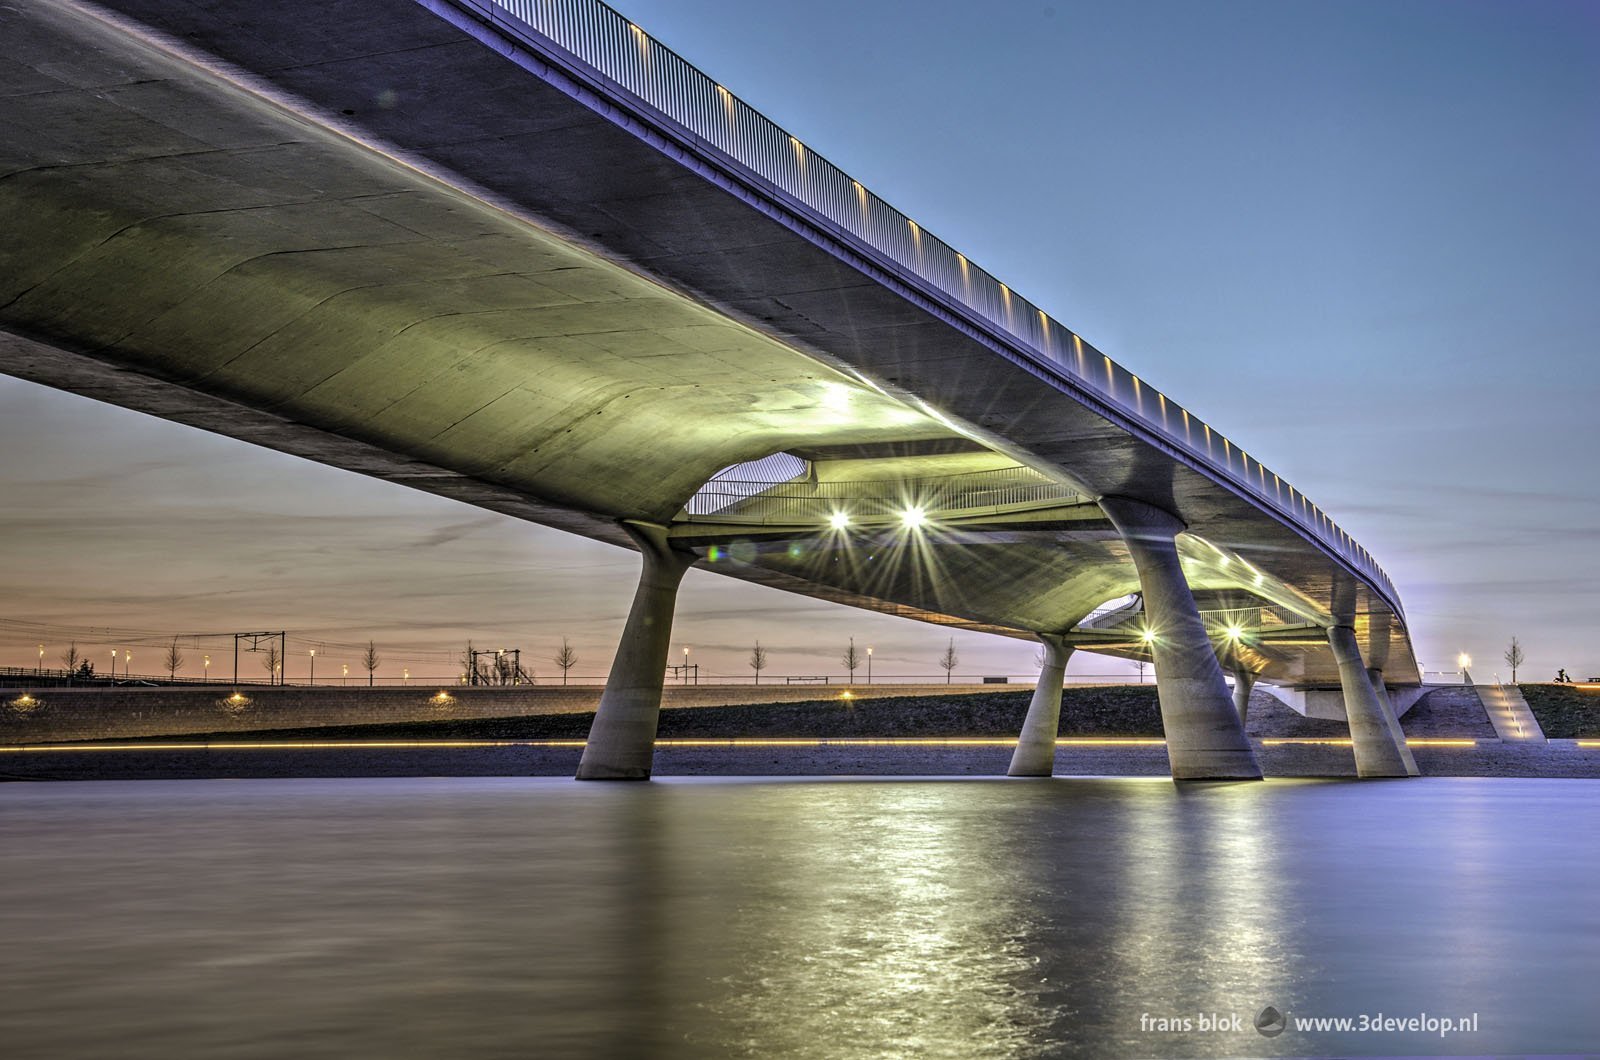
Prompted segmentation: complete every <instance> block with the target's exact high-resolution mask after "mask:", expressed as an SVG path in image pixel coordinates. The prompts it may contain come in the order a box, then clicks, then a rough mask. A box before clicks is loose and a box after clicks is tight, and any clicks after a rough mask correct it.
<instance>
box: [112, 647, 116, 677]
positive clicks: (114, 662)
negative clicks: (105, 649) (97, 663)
mask: <svg viewBox="0 0 1600 1060" xmlns="http://www.w3.org/2000/svg"><path fill="white" fill-rule="evenodd" d="M116 679H117V649H115V648H112V649H111V680H113V681H115V680H116Z"/></svg>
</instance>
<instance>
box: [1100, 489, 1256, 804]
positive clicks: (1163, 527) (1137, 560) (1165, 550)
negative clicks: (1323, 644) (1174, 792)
mask: <svg viewBox="0 0 1600 1060" xmlns="http://www.w3.org/2000/svg"><path fill="white" fill-rule="evenodd" d="M1100 508H1101V510H1103V511H1104V512H1105V513H1106V517H1107V518H1109V519H1110V520H1111V522H1112V525H1114V526H1115V527H1116V528H1117V530H1118V532H1120V533H1121V534H1122V539H1123V540H1124V541H1125V542H1127V545H1128V552H1129V553H1130V554H1131V555H1132V557H1133V565H1134V567H1135V568H1137V570H1138V572H1139V584H1140V586H1141V588H1142V589H1143V592H1144V607H1145V614H1146V615H1147V616H1148V618H1149V623H1150V629H1151V631H1152V632H1153V633H1154V634H1155V640H1154V641H1153V642H1152V644H1151V652H1152V654H1153V655H1154V656H1155V663H1156V692H1157V695H1158V697H1159V698H1160V702H1161V725H1162V728H1164V729H1165V730H1166V734H1167V760H1168V761H1169V762H1170V763H1171V764H1172V777H1173V779H1174V780H1260V779H1261V766H1260V765H1258V764H1257V763H1256V755H1255V751H1254V750H1253V749H1252V748H1251V747H1250V741H1249V740H1247V739H1245V735H1244V725H1243V724H1241V722H1240V720H1239V712H1238V711H1236V710H1234V708H1233V701H1232V699H1231V698H1230V697H1229V695H1228V685H1227V682H1226V681H1224V680H1223V677H1222V666H1221V664H1220V663H1218V662H1217V653H1216V650H1215V649H1214V648H1213V647H1212V646H1211V639H1210V638H1209V637H1208V636H1207V635H1206V627H1205V622H1204V621H1202V620H1201V618H1200V611H1199V609H1198V608H1197V607H1195V603H1194V594H1193V593H1192V592H1190V591H1189V582H1188V579H1186V578H1185V577H1184V574H1183V565H1182V564H1181V563H1180V562H1179V560H1178V548H1177V544H1176V540H1175V539H1176V537H1177V535H1178V533H1179V532H1180V531H1181V530H1183V528H1184V527H1183V523H1182V522H1181V521H1180V520H1179V519H1178V518H1177V517H1176V516H1174V515H1172V514H1171V513H1169V512H1165V511H1162V510H1161V509H1159V508H1155V507H1152V506H1151V505H1148V504H1145V503H1143V502H1142V501H1135V500H1130V499H1128V498H1126V497H1102V498H1101V499H1100Z"/></svg>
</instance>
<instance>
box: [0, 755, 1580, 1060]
mask: <svg viewBox="0 0 1600 1060" xmlns="http://www.w3.org/2000/svg"><path fill="white" fill-rule="evenodd" d="M1593 792H1594V784H1593V783H1591V782H1587V781H1519V780H1483V781H1478V780H1437V781H1422V782H1416V783H1411V784H1406V785H1393V784H1385V785H1365V786H1363V785H1356V784H1342V783H1319V782H1291V781H1272V782H1269V783H1267V784H1265V785H1242V786H1241V785H1228V786H1219V785H1211V786H1204V787H1180V788H1174V786H1173V785H1172V784H1170V783H1169V782H1165V781H1138V780H1081V779H1079V780H1057V781H1038V782H1016V781H1012V782H1006V781H964V780H963V781H937V782H930V781H910V782H908V781H876V780H875V781H812V780H805V781H790V782H756V781H667V782H663V783H661V784H657V785H638V786H633V785H624V786H605V785H600V786H595V785H576V784H572V783H570V782H566V781H554V780H551V781H545V780H504V779H500V780H487V779H484V780H393V781H359V782H352V781H268V782H234V783H229V784H226V785H223V784H206V785H204V786H203V787H202V786H201V785H198V784H195V783H165V782H154V783H140V784H96V785H81V786H79V785H74V786H70V787H68V786H52V787H32V786H30V787H27V788H22V787H20V786H13V788H12V790H11V791H9V792H7V798H6V802H5V811H6V812H5V814H4V817H3V818H0V842H3V845H4V849H5V850H6V851H7V871H6V872H5V873H4V874H0V903H3V905H0V908H4V909H5V910H6V911H7V913H8V914H10V916H9V927H8V937H9V940H10V945H8V946H7V947H6V948H5V950H4V951H3V954H4V955H3V956H0V1030H3V1032H4V1035H5V1039H6V1041H7V1043H8V1044H7V1053H8V1055H11V1056H18V1057H23V1056H45V1055H50V1056H65V1055H72V1056H78V1055H111V1054H112V1053H115V1054H116V1055H119V1056H125V1057H146V1056H147V1057H170V1056H175V1055H230V1056H268V1055H272V1056H278V1055H284V1054H285V1053H286V1052H287V1051H289V1050H291V1049H292V1050H293V1053H294V1054H295V1055H297V1056H306V1057H320V1056H329V1057H332V1056H349V1055H356V1054H361V1055H384V1056H395V1057H408V1056H445V1055H451V1056H454V1055H527V1056H534V1055H537V1056H646V1055H648V1056H685V1057H687V1056H696V1057H698V1056H722V1055H750V1056H779V1055H782V1056H801V1057H806V1056H815V1057H835V1056H837V1057H863V1056H961V1057H966V1056H1017V1057H1023V1056H1027V1057H1031V1056H1038V1055H1052V1054H1055V1055H1085V1056H1123V1055H1126V1056H1150V1055H1163V1056H1184V1055H1236V1054H1241V1053H1244V1054H1250V1055H1261V1054H1269V1053H1270V1054H1278V1053H1282V1054H1291V1055H1292V1054H1305V1053H1310V1054H1327V1053H1340V1054H1351V1053H1354V1054H1361V1053H1390V1054H1392V1053H1404V1054H1415V1053H1429V1052H1439V1051H1446V1052H1458V1053H1459V1052H1472V1053H1483V1052H1495V1051H1510V1050H1519V1051H1524V1050H1531V1051H1536V1052H1568V1051H1575V1050H1579V1049H1581V1048H1583V1047H1584V1046H1585V1044H1586V1043H1588V1044H1592V1043H1593V1042H1594V1041H1595V1040H1597V1039H1600V1020H1597V1017H1596V1015H1595V1013H1594V1011H1593V1009H1592V1006H1584V1005H1577V1004H1574V1003H1573V1002H1575V1001H1577V1000H1578V998H1577V997H1576V995H1575V991H1578V990H1581V989H1584V988H1585V986H1584V985H1585V984H1592V983H1593V982H1595V981H1596V979H1597V976H1600V952H1597V951H1596V950H1595V948H1594V947H1593V945H1592V942H1591V941H1590V940H1592V939H1593V938H1594V932H1595V931H1596V930H1597V928H1600V923H1597V922H1596V921H1597V918H1600V910H1597V907H1596V905H1595V903H1594V901H1593V898H1592V891H1591V888H1590V881H1591V880H1592V879H1594V878H1595V875H1596V871H1597V870H1600V842H1597V840H1600V829H1597V826H1596V824H1595V823H1594V818H1593V815H1592V814H1587V813H1580V812H1578V811H1580V810H1581V809H1583V806H1584V804H1585V803H1586V802H1588V801H1590V800H1592V799H1593ZM1530 866H1537V869H1536V871H1535V870H1533V869H1530ZM1269 1004H1270V1005H1273V1006H1275V1007H1277V1008H1279V1009H1281V1010H1285V1011H1287V1012H1289V1013H1290V1014H1291V1015H1303V1016H1315V1015H1335V1016H1337V1015H1359V1014H1363V1013H1366V1014H1371V1013H1376V1012H1379V1011H1382V1012H1383V1013H1386V1014H1389V1015H1410V1014H1417V1013H1421V1012H1427V1013H1430V1014H1435V1015H1454V1014H1470V1013H1473V1012H1476V1013H1478V1014H1479V1030H1478V1032H1477V1033H1476V1034H1475V1035H1472V1036H1470V1039H1469V1038H1468V1037H1460V1038H1456V1039H1446V1040H1444V1041H1443V1042H1441V1041H1440V1039H1439V1038H1438V1036H1437V1035H1436V1034H1435V1035H1432V1036H1429V1035H1425V1034H1389V1035H1370V1034H1366V1035H1363V1034H1345V1035H1340V1034H1338V1033H1322V1034H1312V1033H1301V1032H1297V1031H1295V1030H1294V1029H1293V1028H1291V1030H1290V1031H1288V1032H1286V1033H1285V1034H1284V1035H1283V1036H1282V1037H1279V1038H1276V1039H1274V1040H1272V1041H1271V1042H1270V1043H1269V1042H1267V1041H1266V1040H1264V1039H1262V1038H1260V1037H1259V1036H1257V1034H1256V1032H1255V1031H1254V1030H1253V1028H1252V1026H1251V1021H1252V1020H1253V1018H1254V1016H1255V1014H1256V1013H1257V1012H1259V1011H1260V1010H1261V1009H1262V1008H1263V1007H1265V1006H1266V1005H1269ZM1200 1012H1207V1013H1212V1012H1220V1013H1223V1014H1228V1013H1238V1014H1240V1015H1241V1016H1242V1017H1243V1019H1244V1029H1243V1031H1242V1032H1240V1033H1228V1034H1218V1035H1208V1034H1200V1033H1191V1034H1187V1035H1184V1034H1178V1035H1163V1034H1157V1033H1152V1032H1150V1031H1148V1030H1146V1029H1144V1024H1143V1023H1142V1021H1143V1019H1144V1017H1146V1016H1156V1017H1170V1016H1185V1015H1187V1016H1192V1015H1194V1014H1196V1013H1200Z"/></svg>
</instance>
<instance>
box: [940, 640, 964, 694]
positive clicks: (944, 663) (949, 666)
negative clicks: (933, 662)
mask: <svg viewBox="0 0 1600 1060" xmlns="http://www.w3.org/2000/svg"><path fill="white" fill-rule="evenodd" d="M960 662H961V656H959V655H957V654H956V639H955V638H954V637H951V638H950V643H949V644H947V645H945V649H944V654H943V655H941V656H939V665H940V666H941V667H942V668H943V669H944V683H945V684H949V683H950V674H951V672H952V671H953V670H955V668H956V666H957V665H958V664H959V663H960Z"/></svg>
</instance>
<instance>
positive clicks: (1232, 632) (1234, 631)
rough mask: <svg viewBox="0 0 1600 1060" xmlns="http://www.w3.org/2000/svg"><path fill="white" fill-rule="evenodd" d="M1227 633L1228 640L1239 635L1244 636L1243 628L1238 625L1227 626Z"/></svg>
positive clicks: (1237, 637)
mask: <svg viewBox="0 0 1600 1060" xmlns="http://www.w3.org/2000/svg"><path fill="white" fill-rule="evenodd" d="M1227 634H1228V639H1229V640H1238V639H1239V638H1240V637H1242V636H1244V630H1243V629H1242V628H1241V627H1239V626H1229V627H1228V629H1227Z"/></svg>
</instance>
